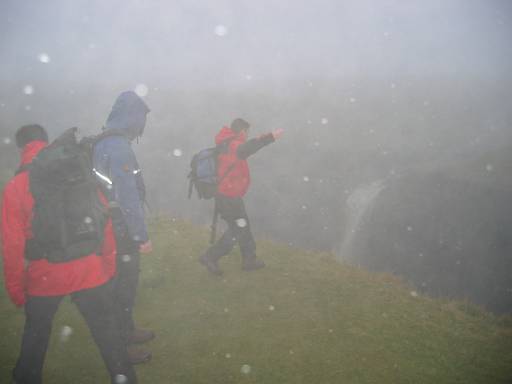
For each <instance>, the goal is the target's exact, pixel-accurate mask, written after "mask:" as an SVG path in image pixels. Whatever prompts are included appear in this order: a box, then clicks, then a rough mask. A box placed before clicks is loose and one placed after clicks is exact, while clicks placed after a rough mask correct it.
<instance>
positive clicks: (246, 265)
mask: <svg viewBox="0 0 512 384" xmlns="http://www.w3.org/2000/svg"><path fill="white" fill-rule="evenodd" d="M261 268H265V263H264V262H263V261H262V260H260V259H256V258H252V259H248V260H244V262H243V264H242V269H243V270H244V271H255V270H257V269H261Z"/></svg>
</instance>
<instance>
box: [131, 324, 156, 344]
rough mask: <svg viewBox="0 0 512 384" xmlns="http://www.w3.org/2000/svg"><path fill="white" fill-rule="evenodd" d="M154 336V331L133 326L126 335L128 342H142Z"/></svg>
mask: <svg viewBox="0 0 512 384" xmlns="http://www.w3.org/2000/svg"><path fill="white" fill-rule="evenodd" d="M154 338H155V332H153V331H151V330H149V329H140V328H135V329H134V330H133V331H132V333H131V334H130V335H129V336H128V344H142V343H145V342H147V341H149V340H153V339H154Z"/></svg>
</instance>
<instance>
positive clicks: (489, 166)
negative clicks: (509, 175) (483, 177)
mask: <svg viewBox="0 0 512 384" xmlns="http://www.w3.org/2000/svg"><path fill="white" fill-rule="evenodd" d="M485 170H486V171H487V172H492V171H493V170H494V167H493V165H492V164H487V165H486V166H485Z"/></svg>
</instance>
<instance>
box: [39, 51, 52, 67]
mask: <svg viewBox="0 0 512 384" xmlns="http://www.w3.org/2000/svg"><path fill="white" fill-rule="evenodd" d="M37 59H38V60H39V61H40V62H41V63H43V64H48V63H49V62H50V61H51V59H50V56H48V54H47V53H44V52H42V53H40V54H39V55H37Z"/></svg>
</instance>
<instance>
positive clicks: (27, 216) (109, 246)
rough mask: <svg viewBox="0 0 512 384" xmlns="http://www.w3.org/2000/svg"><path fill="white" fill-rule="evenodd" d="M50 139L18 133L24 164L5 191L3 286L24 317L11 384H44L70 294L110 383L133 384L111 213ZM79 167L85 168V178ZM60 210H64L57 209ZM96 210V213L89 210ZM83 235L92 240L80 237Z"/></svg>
mask: <svg viewBox="0 0 512 384" xmlns="http://www.w3.org/2000/svg"><path fill="white" fill-rule="evenodd" d="M71 133H73V132H71ZM73 134H74V133H73ZM74 138H75V137H74V136H73V139H74ZM47 142H48V136H47V133H46V131H45V129H44V128H43V127H41V126H40V125H27V126H23V127H21V128H20V129H19V130H18V131H17V132H16V144H17V146H18V148H20V149H21V164H20V167H19V169H18V172H17V173H16V176H14V177H13V178H12V179H11V180H10V181H9V182H8V183H7V185H6V186H5V189H4V192H3V198H2V217H1V231H0V233H1V240H2V256H3V264H4V277H5V286H6V289H7V293H8V294H9V297H10V299H11V301H12V302H13V303H14V304H15V305H16V306H18V307H24V312H25V326H24V329H23V336H22V343H21V348H20V352H19V357H18V360H17V362H16V366H15V368H14V370H13V383H14V384H25V383H30V384H32V383H34V384H40V383H41V382H42V371H43V365H44V360H45V354H46V350H47V348H48V342H49V339H50V333H51V328H52V322H53V317H54V315H55V313H56V312H57V309H58V307H59V305H60V303H61V302H62V300H63V299H64V297H65V296H71V300H72V301H73V302H74V303H75V305H76V306H77V308H78V309H79V311H80V313H81V314H82V316H83V317H84V319H85V321H86V323H87V325H88V327H89V330H90V332H91V335H92V337H93V339H94V341H95V343H96V345H97V346H98V349H99V350H100V353H101V356H102V358H103V361H104V363H105V365H106V367H107V369H108V372H109V374H110V380H111V383H120V382H123V383H127V384H134V383H136V382H137V378H136V375H135V371H134V369H133V367H132V365H131V364H130V363H129V361H128V356H127V352H126V347H125V345H124V343H123V341H122V339H121V333H120V332H119V328H118V326H117V324H116V321H115V317H114V311H113V302H114V299H113V290H112V280H113V277H114V274H115V269H116V261H115V252H116V249H115V240H114V233H113V229H112V222H111V220H110V219H109V218H108V216H107V215H106V211H107V200H106V199H105V198H104V196H103V195H101V193H100V191H99V190H98V185H97V183H96V181H95V180H94V178H93V177H92V176H91V173H90V172H87V171H88V169H86V167H81V166H79V168H80V169H78V172H75V171H76V170H77V169H73V164H75V163H73V164H72V166H71V167H67V165H69V164H70V163H65V161H64V159H63V156H62V153H63V152H60V151H59V150H60V148H57V147H56V146H55V144H56V142H54V143H52V145H50V146H47ZM75 143H76V142H75ZM71 144H73V143H71ZM61 148H62V147H61ZM66 148H68V147H66ZM69 148H71V147H69ZM72 148H77V147H76V146H72ZM54 149H55V150H54ZM66 153H70V151H66ZM43 155H44V156H43ZM34 159H35V160H34ZM54 159H57V160H56V161H52V160H54ZM72 160H74V159H72ZM57 163H58V164H57ZM64 163H65V164H64ZM45 164H46V165H49V164H51V165H52V166H48V167H45ZM55 164H57V165H59V164H62V165H63V167H65V168H66V169H65V170H64V172H60V171H62V170H63V169H62V168H60V169H58V170H57V168H55V167H53V165H55ZM68 169H69V170H70V172H69V174H66V172H65V171H66V170H68ZM80 170H85V171H84V174H80ZM38 175H39V176H38ZM77 175H80V176H81V177H80V178H78V177H77ZM66 176H71V177H66ZM82 176H83V177H82ZM88 176H90V178H89V179H88ZM77 180H80V181H81V182H80V183H79V184H77V182H76V181H77ZM67 185H71V187H70V188H67V187H66V186H67ZM84 190H85V191H87V192H89V191H90V192H92V193H87V194H88V195H89V196H90V200H91V205H88V204H86V201H84V200H88V199H87V198H85V199H83V198H82V197H83V195H82V194H79V192H77V191H84ZM79 200H82V201H81V202H80V201H79ZM75 203H76V204H75ZM70 204H71V205H73V207H72V210H73V213H70V210H69V208H70V207H69V205H70ZM56 205H58V206H60V207H63V208H64V209H63V210H59V209H58V208H57V209H56V208H55V206H56ZM93 205H94V207H95V208H97V210H95V209H91V207H92V206H93ZM64 210H66V212H67V214H65V215H64V214H62V211H64ZM74 213H78V214H79V216H80V217H81V218H83V221H80V220H79V221H78V225H76V226H74V225H73V223H71V222H70V216H73V214H74ZM96 219H97V220H96ZM55 223H64V225H55ZM74 223H76V220H75V221H74ZM94 224H98V226H97V227H95V226H94ZM87 231H89V232H87ZM64 232H66V234H65V236H64V234H63V233H64ZM85 232H87V234H88V238H87V239H86V240H84V237H83V236H81V235H83V234H84V233H85ZM56 240H57V241H56Z"/></svg>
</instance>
